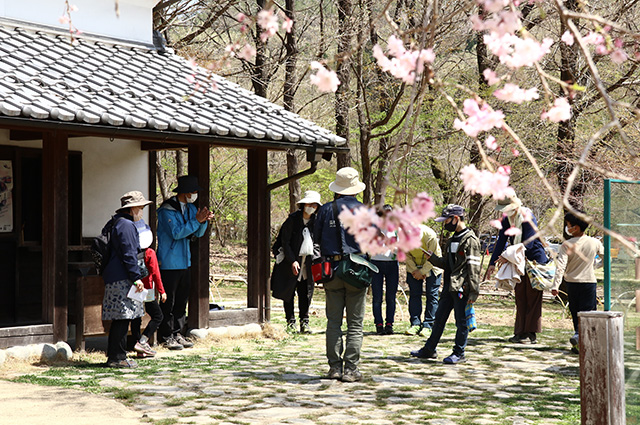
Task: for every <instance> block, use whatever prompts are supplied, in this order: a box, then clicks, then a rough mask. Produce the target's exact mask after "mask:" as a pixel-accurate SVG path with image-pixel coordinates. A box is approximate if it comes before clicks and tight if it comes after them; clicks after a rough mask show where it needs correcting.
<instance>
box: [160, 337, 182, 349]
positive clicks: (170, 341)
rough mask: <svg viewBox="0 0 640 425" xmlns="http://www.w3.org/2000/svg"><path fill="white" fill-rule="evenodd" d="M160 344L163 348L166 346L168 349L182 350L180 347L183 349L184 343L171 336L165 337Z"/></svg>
mask: <svg viewBox="0 0 640 425" xmlns="http://www.w3.org/2000/svg"><path fill="white" fill-rule="evenodd" d="M162 345H163V346H164V348H167V349H169V350H182V349H184V345H182V344H180V343H179V342H178V341H176V339H175V338H174V337H172V336H170V337H169V338H167V340H166V341H165V342H164V343H163V344H162Z"/></svg>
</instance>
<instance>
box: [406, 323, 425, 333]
mask: <svg viewBox="0 0 640 425" xmlns="http://www.w3.org/2000/svg"><path fill="white" fill-rule="evenodd" d="M421 330H422V326H420V325H413V326H409V328H407V330H406V331H404V333H405V334H406V335H418V334H419V333H420V331H421Z"/></svg>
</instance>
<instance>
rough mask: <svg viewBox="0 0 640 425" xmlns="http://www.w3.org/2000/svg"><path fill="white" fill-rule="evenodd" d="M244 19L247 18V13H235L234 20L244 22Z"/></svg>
mask: <svg viewBox="0 0 640 425" xmlns="http://www.w3.org/2000/svg"><path fill="white" fill-rule="evenodd" d="M245 19H247V15H245V14H244V13H238V14H237V15H236V20H237V21H238V22H240V23H242V22H244V20H245Z"/></svg>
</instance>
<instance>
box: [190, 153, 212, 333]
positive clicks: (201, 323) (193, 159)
mask: <svg viewBox="0 0 640 425" xmlns="http://www.w3.org/2000/svg"><path fill="white" fill-rule="evenodd" d="M189 175H192V176H196V177H197V178H198V184H199V185H200V187H201V188H203V189H204V190H201V191H200V192H198V200H197V201H196V202H197V206H198V208H202V207H205V206H209V193H210V189H209V187H210V182H209V145H205V144H202V143H197V144H191V145H189ZM210 235H211V224H210V223H209V225H208V226H207V231H206V233H205V234H204V236H202V237H201V238H198V239H196V240H195V241H194V242H192V243H191V292H190V294H189V328H190V329H194V328H206V327H208V326H209V236H210Z"/></svg>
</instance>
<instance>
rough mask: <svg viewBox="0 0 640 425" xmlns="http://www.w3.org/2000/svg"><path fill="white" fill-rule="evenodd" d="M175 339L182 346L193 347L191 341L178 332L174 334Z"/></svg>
mask: <svg viewBox="0 0 640 425" xmlns="http://www.w3.org/2000/svg"><path fill="white" fill-rule="evenodd" d="M176 341H177V342H178V344H180V345H182V346H183V347H184V348H191V347H193V342H191V341H190V340H188V339H187V338H185V337H183V336H182V335H180V334H178V335H176Z"/></svg>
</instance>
